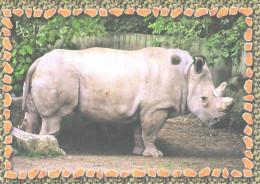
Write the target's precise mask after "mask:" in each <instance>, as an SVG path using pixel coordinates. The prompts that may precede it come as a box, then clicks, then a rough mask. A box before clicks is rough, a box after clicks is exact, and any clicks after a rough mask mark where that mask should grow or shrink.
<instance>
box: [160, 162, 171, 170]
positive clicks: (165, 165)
mask: <svg viewBox="0 0 260 184" xmlns="http://www.w3.org/2000/svg"><path fill="white" fill-rule="evenodd" d="M162 167H163V168H172V162H171V161H168V162H165V163H163V165H162Z"/></svg>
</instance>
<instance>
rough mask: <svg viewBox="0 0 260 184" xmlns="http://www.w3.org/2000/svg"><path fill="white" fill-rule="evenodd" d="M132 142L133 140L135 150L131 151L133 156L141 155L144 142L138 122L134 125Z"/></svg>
mask: <svg viewBox="0 0 260 184" xmlns="http://www.w3.org/2000/svg"><path fill="white" fill-rule="evenodd" d="M134 140H135V148H134V150H133V154H135V155H143V152H144V142H143V138H142V127H141V124H140V122H138V123H136V124H135V125H134Z"/></svg>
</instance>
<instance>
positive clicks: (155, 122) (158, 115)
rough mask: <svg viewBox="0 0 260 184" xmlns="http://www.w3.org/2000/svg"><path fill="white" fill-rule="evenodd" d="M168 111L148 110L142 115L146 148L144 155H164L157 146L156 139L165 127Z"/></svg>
mask: <svg viewBox="0 0 260 184" xmlns="http://www.w3.org/2000/svg"><path fill="white" fill-rule="evenodd" d="M167 115H168V112H167V111H164V110H159V111H150V112H146V113H145V115H143V116H142V117H141V120H142V124H141V125H142V137H143V142H144V147H145V150H144V152H143V156H151V157H162V156H163V154H162V152H161V151H160V150H158V149H157V148H156V146H155V139H156V137H157V134H158V132H159V131H160V129H161V128H162V127H163V125H164V123H165V120H166V118H167Z"/></svg>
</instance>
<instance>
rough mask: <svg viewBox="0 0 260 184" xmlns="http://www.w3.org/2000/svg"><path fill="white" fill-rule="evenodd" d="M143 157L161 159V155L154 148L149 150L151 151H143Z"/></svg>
mask: <svg viewBox="0 0 260 184" xmlns="http://www.w3.org/2000/svg"><path fill="white" fill-rule="evenodd" d="M143 156H145V157H153V158H158V157H163V153H162V152H161V151H160V150H158V149H156V148H151V149H145V150H144V152H143Z"/></svg>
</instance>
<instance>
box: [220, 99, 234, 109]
mask: <svg viewBox="0 0 260 184" xmlns="http://www.w3.org/2000/svg"><path fill="white" fill-rule="evenodd" d="M233 105H234V102H233V98H230V97H224V98H223V99H222V106H221V108H222V110H223V111H229V110H230V109H231V108H232V107H233Z"/></svg>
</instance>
